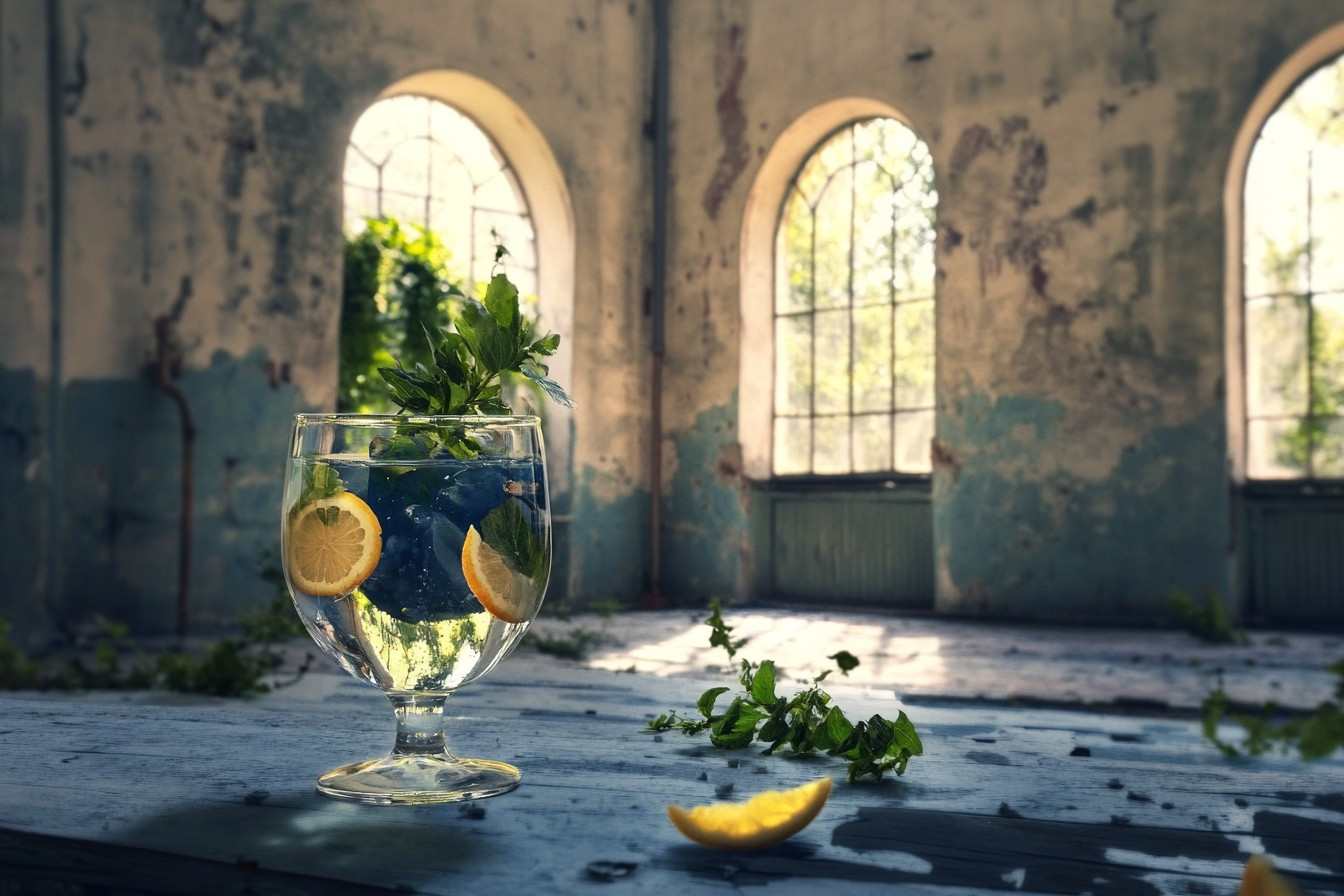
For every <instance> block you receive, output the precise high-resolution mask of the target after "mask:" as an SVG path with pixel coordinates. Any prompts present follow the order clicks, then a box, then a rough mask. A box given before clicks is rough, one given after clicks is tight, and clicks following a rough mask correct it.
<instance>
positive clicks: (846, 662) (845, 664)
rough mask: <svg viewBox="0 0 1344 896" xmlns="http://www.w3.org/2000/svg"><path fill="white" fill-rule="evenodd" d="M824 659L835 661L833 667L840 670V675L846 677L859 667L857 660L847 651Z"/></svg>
mask: <svg viewBox="0 0 1344 896" xmlns="http://www.w3.org/2000/svg"><path fill="white" fill-rule="evenodd" d="M826 659H828V660H835V665H836V666H837V667H838V668H839V669H840V674H841V675H848V674H849V673H850V672H851V671H853V670H854V669H857V668H858V667H859V658H858V657H856V656H855V655H854V654H852V653H850V652H849V651H848V650H842V651H840V652H839V653H833V654H831V655H830V656H828V657H826Z"/></svg>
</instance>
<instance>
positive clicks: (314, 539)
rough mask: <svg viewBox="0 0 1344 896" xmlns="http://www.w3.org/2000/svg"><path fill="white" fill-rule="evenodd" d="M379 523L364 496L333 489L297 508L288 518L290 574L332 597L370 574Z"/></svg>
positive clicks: (379, 545) (378, 546)
mask: <svg viewBox="0 0 1344 896" xmlns="http://www.w3.org/2000/svg"><path fill="white" fill-rule="evenodd" d="M382 532H383V527H382V526H381V525H379V523H378V517H377V516H375V515H374V513H373V511H372V510H370V509H369V505H368V504H365V503H364V501H363V499H361V498H360V497H359V496H358V495H355V494H352V493H350V492H345V491H342V492H337V493H336V494H334V495H332V496H331V497H330V498H322V499H319V500H317V501H313V502H311V503H308V504H305V505H304V506H303V507H300V508H299V509H298V510H297V511H295V512H294V514H293V515H292V516H291V518H290V520H289V544H288V550H287V554H288V564H289V577H290V579H291V581H293V583H294V585H295V586H296V587H298V588H299V589H300V590H302V591H306V592H308V593H309V594H312V595H315V596H317V597H335V596H336V595H339V594H346V593H348V592H350V591H353V590H354V589H355V588H356V587H358V586H359V585H360V583H362V582H363V581H364V580H365V579H367V578H368V577H369V576H370V575H372V573H373V569H374V567H375V566H377V565H378V557H379V556H380V555H381V554H382V552H383V537H382Z"/></svg>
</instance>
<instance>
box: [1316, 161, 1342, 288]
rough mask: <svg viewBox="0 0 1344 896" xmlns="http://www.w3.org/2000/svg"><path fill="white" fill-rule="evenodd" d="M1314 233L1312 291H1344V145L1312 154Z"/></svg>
mask: <svg viewBox="0 0 1344 896" xmlns="http://www.w3.org/2000/svg"><path fill="white" fill-rule="evenodd" d="M1311 232H1312V234H1313V235H1315V237H1316V238H1315V239H1314V240H1313V243H1312V252H1311V288H1312V290H1313V291H1314V292H1325V291H1327V290H1344V143H1341V144H1337V145H1333V146H1332V145H1330V144H1328V143H1320V144H1318V145H1317V146H1316V149H1315V152H1314V153H1313V154H1312V165H1311Z"/></svg>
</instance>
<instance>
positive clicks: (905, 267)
mask: <svg viewBox="0 0 1344 896" xmlns="http://www.w3.org/2000/svg"><path fill="white" fill-rule="evenodd" d="M936 206H937V191H936V188H935V186H934V177H933V164H932V160H931V158H930V155H929V150H928V147H927V146H926V145H925V144H924V143H923V141H921V140H920V139H919V138H918V137H917V136H916V135H915V133H914V132H913V131H911V130H910V129H909V128H908V127H906V126H905V125H904V124H902V123H901V122H900V121H897V120H896V119H894V118H886V117H879V118H867V119H863V120H858V121H852V122H850V123H848V124H846V125H844V126H843V127H841V128H839V129H838V130H836V131H834V132H832V133H831V134H830V135H828V136H827V137H826V138H825V139H823V140H822V141H821V142H820V144H818V145H816V146H815V148H814V149H813V150H812V151H811V153H810V155H808V157H807V158H806V160H805V161H804V162H803V164H802V166H801V167H800V168H799V169H798V172H797V174H796V176H795V177H794V179H793V181H792V184H791V185H790V187H789V189H788V192H787V194H786V197H785V199H784V203H783V207H782V209H781V211H780V216H779V224H778V228H777V230H776V233H775V251H774V259H775V277H774V310H773V331H774V398H773V424H772V429H771V432H772V445H771V451H770V455H771V473H772V474H773V475H774V476H792V475H829V474H863V473H880V474H892V473H897V474H902V473H903V474H915V475H926V474H928V473H929V471H930V457H929V444H930V441H931V439H932V437H933V425H934V381H933V377H934V214H935V210H936Z"/></svg>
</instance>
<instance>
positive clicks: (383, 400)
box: [336, 217, 463, 413]
mask: <svg viewBox="0 0 1344 896" xmlns="http://www.w3.org/2000/svg"><path fill="white" fill-rule="evenodd" d="M364 223H365V228H364V230H362V231H360V232H359V233H357V234H355V235H353V236H351V237H349V238H348V239H347V240H346V244H345V276H344V284H343V286H344V289H343V295H342V300H341V367H340V381H339V387H338V389H339V390H338V394H337V399H336V407H337V410H339V411H355V412H361V413H390V412H392V411H393V410H395V408H394V407H393V406H392V403H391V401H390V400H389V399H388V392H387V383H386V382H384V380H383V378H382V377H381V376H379V375H378V368H379V367H395V366H396V360H395V359H397V358H400V359H401V361H402V364H403V365H405V366H406V367H407V368H412V369H413V368H414V366H415V364H416V362H422V363H425V364H426V365H427V366H428V365H432V363H433V359H432V357H431V355H430V351H431V349H430V345H429V342H428V341H427V340H426V339H425V331H426V330H429V331H430V332H432V333H437V332H439V331H440V330H442V329H443V328H445V327H447V326H448V322H449V320H450V318H451V316H452V315H454V314H456V313H458V312H459V311H460V310H461V305H462V296H463V289H462V281H461V279H460V278H458V277H456V276H454V275H453V274H452V273H451V271H450V267H449V265H450V262H451V259H452V253H450V252H449V251H448V249H447V248H446V247H445V246H444V245H443V243H442V242H441V241H440V240H439V238H438V237H437V236H436V235H435V234H434V233H433V232H432V231H428V230H423V229H421V228H419V227H415V226H414V225H406V224H402V223H401V222H399V221H397V220H396V219H395V218H388V217H383V218H366V219H365V222H364Z"/></svg>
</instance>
